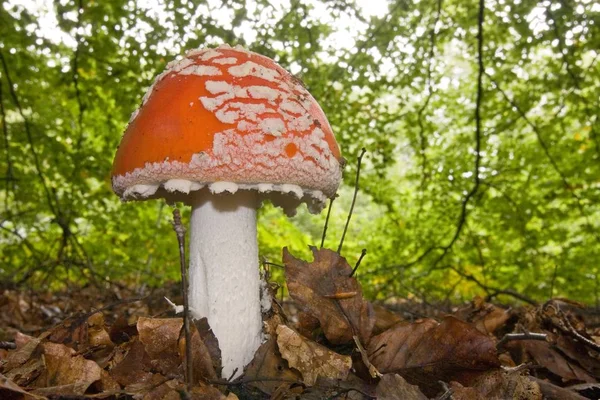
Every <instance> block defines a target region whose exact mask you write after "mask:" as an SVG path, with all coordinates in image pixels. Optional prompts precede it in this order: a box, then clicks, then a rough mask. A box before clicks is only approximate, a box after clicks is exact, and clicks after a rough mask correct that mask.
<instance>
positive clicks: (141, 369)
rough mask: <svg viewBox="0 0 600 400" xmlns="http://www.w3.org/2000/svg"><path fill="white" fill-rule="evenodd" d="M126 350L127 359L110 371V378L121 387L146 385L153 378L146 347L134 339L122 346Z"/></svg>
mask: <svg viewBox="0 0 600 400" xmlns="http://www.w3.org/2000/svg"><path fill="white" fill-rule="evenodd" d="M122 346H123V347H125V348H126V351H127V354H126V355H125V357H124V358H123V359H122V360H121V361H120V362H119V363H118V364H116V365H115V366H114V367H113V368H112V369H111V370H110V376H111V378H113V379H114V380H115V381H117V382H118V383H119V384H120V385H121V386H124V387H128V386H130V385H134V384H145V383H147V382H149V381H150V379H151V378H152V375H153V374H152V372H150V369H151V367H150V357H149V356H148V354H146V350H145V349H144V345H143V344H142V343H141V342H140V341H139V340H138V338H137V337H136V338H134V339H133V340H132V341H131V342H128V343H125V344H123V345H122Z"/></svg>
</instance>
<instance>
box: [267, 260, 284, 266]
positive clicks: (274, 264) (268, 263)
mask: <svg viewBox="0 0 600 400" xmlns="http://www.w3.org/2000/svg"><path fill="white" fill-rule="evenodd" d="M262 264H263V265H270V266H271V267H277V268H285V265H281V264H276V263H272V262H270V261H267V260H263V261H262Z"/></svg>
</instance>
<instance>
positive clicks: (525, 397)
mask: <svg viewBox="0 0 600 400" xmlns="http://www.w3.org/2000/svg"><path fill="white" fill-rule="evenodd" d="M459 387H460V385H458V384H457V383H456V382H453V385H452V388H453V389H456V390H455V392H454V394H453V396H454V398H455V399H456V400H470V399H471V398H472V396H473V391H472V390H464V389H460V390H459ZM469 389H473V390H475V391H476V392H477V394H478V396H479V397H478V398H482V399H490V400H503V399H520V400H542V392H541V390H540V386H539V385H538V384H537V383H536V382H534V381H532V380H531V379H530V377H529V376H527V375H525V374H523V373H521V372H518V371H502V370H495V371H489V372H487V373H485V374H483V375H481V376H480V377H479V378H477V380H475V382H473V383H472V385H471V386H470V388H469Z"/></svg>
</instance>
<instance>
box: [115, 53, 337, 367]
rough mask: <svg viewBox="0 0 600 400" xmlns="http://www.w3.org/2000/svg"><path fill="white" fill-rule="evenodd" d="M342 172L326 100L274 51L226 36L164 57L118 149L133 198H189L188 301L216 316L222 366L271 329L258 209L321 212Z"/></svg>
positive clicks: (119, 169) (235, 363)
mask: <svg viewBox="0 0 600 400" xmlns="http://www.w3.org/2000/svg"><path fill="white" fill-rule="evenodd" d="M340 179H341V156H340V151H339V148H338V145H337V143H336V141H335V138H334V136H333V133H332V131H331V127H330V126H329V123H328V122H327V119H326V117H325V115H324V114H323V111H322V110H321V108H320V107H319V105H318V104H317V102H316V101H315V99H314V98H313V97H312V96H311V95H310V93H309V92H308V91H307V90H306V89H305V88H304V87H303V85H302V83H301V82H300V81H299V80H298V79H297V78H295V77H294V76H293V75H291V74H290V73H289V72H287V71H286V70H284V69H283V68H281V67H280V66H279V65H278V64H276V63H275V62H274V61H273V60H271V59H270V58H268V57H264V56H261V55H259V54H256V53H253V52H250V51H247V50H244V49H243V48H239V47H236V48H231V47H229V46H221V47H219V48H216V49H201V50H193V51H190V52H188V53H187V54H186V56H185V57H184V58H183V59H181V60H179V61H174V62H171V63H170V64H168V65H167V69H166V71H164V72H163V73H162V74H160V75H159V76H158V77H157V78H156V80H155V82H154V84H153V85H152V87H150V89H149V90H148V92H147V93H146V96H145V97H144V99H143V102H142V105H141V107H140V108H139V110H137V111H135V112H134V113H133V115H132V117H131V120H130V121H129V125H128V127H127V130H126V131H125V134H124V136H123V138H122V140H121V145H120V146H119V148H118V150H117V154H116V156H115V160H114V165H113V171H112V185H113V189H114V191H115V192H116V193H117V194H118V195H119V196H120V197H121V198H122V199H124V200H135V199H149V198H166V199H167V200H168V201H183V202H185V203H187V204H190V205H191V206H192V214H191V222H190V223H191V229H190V269H189V274H190V277H189V299H190V300H189V303H190V309H191V311H192V316H193V318H196V319H199V318H202V317H207V319H208V323H209V325H210V326H211V328H212V329H213V331H214V333H215V335H216V337H217V339H218V340H219V347H220V349H221V356H222V365H223V371H222V376H223V377H230V376H231V375H232V373H233V372H234V371H235V370H236V369H237V371H238V372H237V374H239V373H241V372H242V371H243V368H244V366H245V365H247V364H248V363H249V362H250V361H251V360H252V357H253V355H254V352H255V351H256V349H257V348H258V347H259V345H260V342H261V338H262V319H261V307H260V277H259V265H258V263H259V259H258V247H257V238H256V210H257V208H258V207H259V206H260V203H261V201H262V200H264V199H268V200H270V201H271V202H273V204H275V205H278V206H281V207H282V208H283V209H284V211H285V212H286V214H288V215H293V214H294V213H295V209H296V207H297V206H298V205H299V204H300V203H306V204H307V205H308V208H309V210H310V211H311V212H313V213H318V212H320V211H321V210H322V209H323V207H324V204H325V202H326V200H327V198H331V197H332V196H334V194H335V192H336V191H337V188H338V186H339V183H340Z"/></svg>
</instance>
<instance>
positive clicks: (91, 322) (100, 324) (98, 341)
mask: <svg viewBox="0 0 600 400" xmlns="http://www.w3.org/2000/svg"><path fill="white" fill-rule="evenodd" d="M87 323H88V343H89V344H90V346H107V347H113V346H114V345H115V344H114V343H113V342H112V340H110V336H109V334H108V332H107V331H106V329H105V324H104V314H102V313H101V312H98V313H95V314H93V315H92V316H90V317H89V318H88V321H87Z"/></svg>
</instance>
